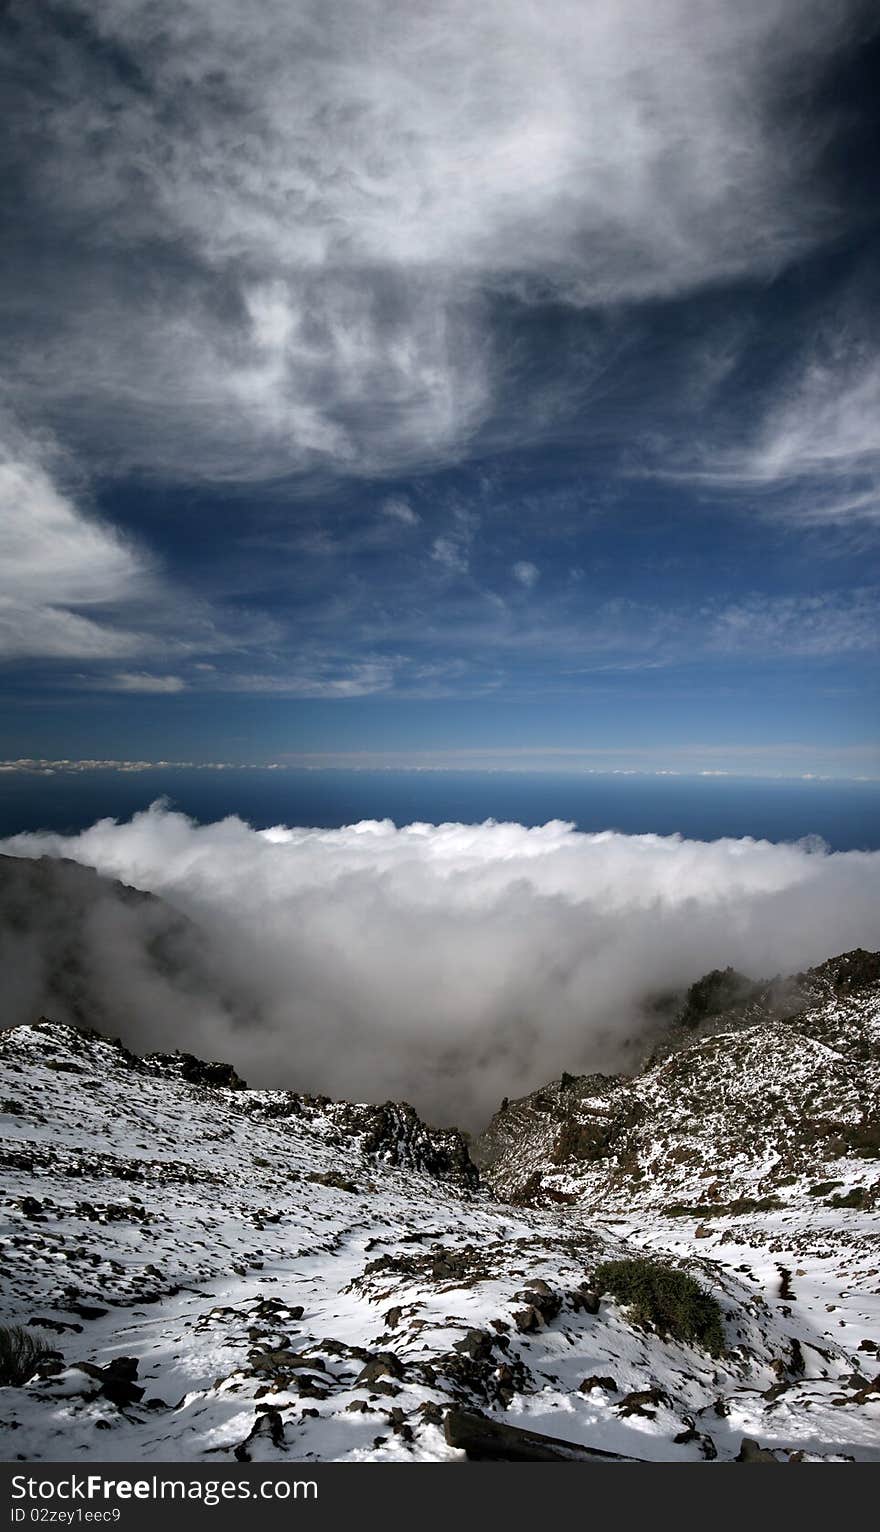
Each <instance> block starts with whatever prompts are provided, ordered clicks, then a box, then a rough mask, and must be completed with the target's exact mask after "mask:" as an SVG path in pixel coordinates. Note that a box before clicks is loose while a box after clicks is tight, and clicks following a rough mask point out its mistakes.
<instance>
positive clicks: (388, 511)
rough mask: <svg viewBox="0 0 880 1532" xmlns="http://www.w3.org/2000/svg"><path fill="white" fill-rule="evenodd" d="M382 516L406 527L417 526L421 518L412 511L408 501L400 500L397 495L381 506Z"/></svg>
mask: <svg viewBox="0 0 880 1532" xmlns="http://www.w3.org/2000/svg"><path fill="white" fill-rule="evenodd" d="M382 514H383V516H388V517H390V519H391V520H392V521H402V522H403V524H404V526H406V527H415V526H418V524H419V522H420V521H421V519H422V518H421V516H420V515H419V513H418V511H414V510H413V508H412V506H411V505H410V503H409V501H408V500H402V499H401V498H400V496H399V495H392V496H390V497H389V499H388V500H386V501H384V503H383V505H382Z"/></svg>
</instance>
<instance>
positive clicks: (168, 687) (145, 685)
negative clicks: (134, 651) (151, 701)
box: [107, 670, 186, 695]
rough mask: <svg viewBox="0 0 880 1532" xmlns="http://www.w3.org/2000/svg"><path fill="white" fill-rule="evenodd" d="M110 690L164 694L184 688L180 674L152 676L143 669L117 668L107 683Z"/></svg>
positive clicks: (184, 684) (183, 689)
mask: <svg viewBox="0 0 880 1532" xmlns="http://www.w3.org/2000/svg"><path fill="white" fill-rule="evenodd" d="M107 685H108V688H109V689H110V690H111V691H119V692H159V693H164V694H166V695H168V694H170V693H173V692H182V691H185V690H186V682H185V681H184V680H183V678H182V677H181V676H154V675H151V674H150V673H149V672H148V671H145V670H119V671H117V672H116V674H115V675H114V676H111V677H110V680H109V682H108V683H107Z"/></svg>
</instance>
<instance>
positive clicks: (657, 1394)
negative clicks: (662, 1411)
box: [617, 1388, 669, 1420]
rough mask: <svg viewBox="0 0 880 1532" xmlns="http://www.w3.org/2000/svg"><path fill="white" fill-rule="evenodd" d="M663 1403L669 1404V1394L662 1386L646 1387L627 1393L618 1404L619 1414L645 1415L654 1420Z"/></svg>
mask: <svg viewBox="0 0 880 1532" xmlns="http://www.w3.org/2000/svg"><path fill="white" fill-rule="evenodd" d="M661 1404H669V1395H668V1394H666V1393H664V1391H663V1389H662V1388H644V1389H641V1390H636V1391H635V1392H633V1393H631V1394H626V1395H625V1396H624V1398H623V1399H621V1400H620V1403H619V1404H618V1405H617V1413H618V1415H644V1416H645V1418H646V1419H647V1420H653V1419H654V1417H655V1415H656V1413H657V1411H658V1409H659V1408H660V1406H661Z"/></svg>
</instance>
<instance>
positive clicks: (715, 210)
mask: <svg viewBox="0 0 880 1532" xmlns="http://www.w3.org/2000/svg"><path fill="white" fill-rule="evenodd" d="M878 43H880V24H878V23H877V21H876V14H875V15H874V16H873V17H872V8H871V7H869V6H867V5H863V4H860V3H855V0H853V3H841V4H838V5H836V6H833V7H829V6H827V4H818V3H814V0H761V3H757V0H743V3H742V4H739V5H736V6H731V5H730V4H729V0H700V3H697V0H623V3H615V4H612V3H610V0H592V3H590V0H548V3H546V4H544V5H542V6H541V7H540V8H537V7H534V6H532V5H531V4H526V3H525V0H503V3H502V0H481V3H480V4H478V5H476V6H474V5H473V4H467V5H466V4H464V3H463V0H432V3H431V4H430V5H428V4H421V3H413V0H407V3H403V0H400V3H397V0H357V3H355V0H339V3H336V4H334V5H333V6H332V7H327V6H326V5H323V4H318V3H309V0H300V3H297V4H290V3H288V0H259V3H257V4H254V5H251V6H244V5H242V4H241V3H240V0H210V3H209V0H175V3H173V4H172V3H170V0H150V3H146V4H144V3H137V4H136V3H134V0H100V3H99V0H76V3H64V4H61V3H55V0H47V3H45V4H44V5H42V6H40V7H34V6H32V5H30V4H26V3H24V0H12V3H11V4H10V5H8V6H7V7H5V8H4V11H3V16H2V19H0V46H2V68H3V72H4V76H5V77H6V82H7V85H6V91H5V98H6V100H7V101H8V103H9V105H8V108H7V111H8V114H9V117H10V120H11V123H12V126H13V129H14V131H10V132H9V133H8V134H7V135H6V137H5V141H4V144H3V147H2V150H0V153H2V155H3V159H4V164H3V167H2V168H3V175H2V185H3V187H4V188H5V191H4V196H5V197H6V198H7V199H8V202H9V211H10V212H11V213H12V218H11V220H10V221H9V223H8V228H9V236H8V238H7V239H6V241H5V245H4V252H3V256H2V269H0V295H2V325H3V335H4V344H3V348H2V352H0V358H2V360H0V756H2V757H5V758H7V759H15V758H18V757H36V758H45V759H58V758H62V757H73V758H93V757H100V758H114V759H121V760H125V759H133V758H137V759H148V760H159V759H185V760H216V759H222V760H229V761H248V762H264V761H281V762H290V763H292V764H295V763H297V762H301V761H308V762H310V763H313V764H321V763H326V764H333V765H338V764H344V763H345V762H346V761H351V762H352V763H353V764H357V763H363V762H368V763H370V764H382V763H383V762H384V763H387V764H389V765H400V764H408V763H417V764H428V763H431V762H433V763H439V764H456V763H459V764H463V765H464V764H467V765H474V764H480V765H529V766H535V765H537V766H541V765H548V764H552V765H557V764H563V765H570V766H572V767H573V768H582V767H592V768H598V769H605V768H608V769H633V768H637V769H642V770H649V771H650V770H666V769H675V770H697V771H699V770H726V771H747V772H761V771H767V772H770V773H773V774H779V773H782V774H795V775H800V774H804V773H811V772H812V773H816V774H821V775H844V776H870V777H876V776H880V728H878V722H877V685H876V659H877V649H878V640H880V618H878V600H877V594H878V587H880V571H878V560H877V549H878V534H880V436H878V419H880V356H878V349H877V339H878V322H877V321H878V298H880V293H878V278H877V274H876V273H877V270H878V262H877V255H878V242H880V241H878V206H880V204H878V197H877V193H878V176H880V171H878V168H877V167H878V166H880V155H878V153H877V147H878V145H877V111H878V108H877V105H876V102H875V101H874V99H873V95H872V90H871V82H872V80H873V79H875V78H876V71H877V66H878V63H880V60H878V56H877V55H878V51H880V50H878Z"/></svg>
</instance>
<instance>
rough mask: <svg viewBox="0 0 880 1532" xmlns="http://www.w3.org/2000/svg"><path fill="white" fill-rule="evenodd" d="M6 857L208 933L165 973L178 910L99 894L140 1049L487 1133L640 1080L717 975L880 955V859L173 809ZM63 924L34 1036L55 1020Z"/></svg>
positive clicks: (96, 938) (550, 829) (118, 1007)
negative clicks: (404, 1108)
mask: <svg viewBox="0 0 880 1532" xmlns="http://www.w3.org/2000/svg"><path fill="white" fill-rule="evenodd" d="M0 850H3V851H5V852H7V853H9V854H12V855H14V856H18V857H27V858H34V857H40V856H42V855H48V856H50V857H55V858H58V857H63V858H69V859H72V860H74V861H76V862H80V863H83V864H85V865H86V866H88V867H92V868H95V869H97V870H98V872H100V873H102V874H106V875H108V876H110V877H113V878H118V879H121V880H122V881H123V882H126V883H128V884H131V885H133V886H134V887H135V888H138V889H141V890H148V891H150V892H152V893H155V894H157V895H159V896H161V898H162V899H163V900H164V901H165V902H166V904H167V905H168V906H170V908H171V909H172V910H174V911H177V912H179V913H181V914H183V915H185V916H188V917H190V919H191V920H192V921H193V922H194V923H195V928H196V930H197V932H198V933H200V934H198V935H196V934H195V932H194V933H193V934H192V935H191V936H189V937H186V938H184V937H182V936H178V937H177V938H176V939H175V941H176V945H175V947H174V957H173V961H171V960H169V959H168V957H167V954H166V958H165V959H164V960H163V959H161V957H160V958H157V956H156V929H155V928H156V920H157V917H156V914H155V908H154V906H152V905H150V904H148V905H147V906H145V907H144V908H145V910H146V914H144V915H143V919H142V918H141V915H140V914H139V913H138V906H134V907H133V909H127V910H126V914H125V919H124V921H123V922H122V923H120V919H119V917H118V916H116V915H113V913H112V909H111V912H110V913H109V914H108V913H107V910H108V907H107V904H106V900H105V901H104V906H103V907H102V906H99V903H98V901H97V899H96V902H95V907H94V910H93V912H92V917H93V918H90V919H89V920H87V921H86V923H85V926H84V928H83V929H84V931H85V935H84V936H83V937H82V939H81V941H80V944H79V945H80V961H81V965H82V966H83V970H84V972H85V974H86V976H87V977H86V979H84V980H83V985H82V997H83V1003H84V1004H85V1006H86V1009H87V1010H88V1007H89V1005H91V1006H92V1007H93V1009H94V1013H95V1015H96V1017H98V1018H100V1019H102V1022H106V1023H107V1024H109V1025H110V1026H112V1028H113V1029H114V1030H119V1031H121V1032H122V1033H123V1035H124V1036H125V1037H126V1038H127V1039H128V1040H129V1041H131V1042H133V1043H135V1044H137V1045H139V1046H151V1047H165V1048H167V1047H175V1046H177V1047H181V1048H185V1049H190V1050H192V1051H196V1052H201V1053H203V1054H204V1053H207V1054H210V1055H211V1056H214V1057H218V1056H219V1057H226V1058H228V1059H229V1060H230V1061H232V1062H234V1063H235V1064H236V1065H237V1066H238V1067H239V1068H240V1069H241V1070H242V1072H243V1073H244V1074H245V1075H246V1076H248V1077H249V1078H250V1079H251V1081H252V1083H262V1084H269V1083H271V1084H276V1085H277V1084H284V1085H287V1086H290V1087H294V1088H300V1089H310V1090H320V1091H326V1092H328V1093H330V1094H337V1095H343V1096H347V1097H355V1098H364V1097H368V1098H373V1099H384V1098H386V1097H405V1098H408V1099H410V1100H412V1101H413V1102H414V1103H415V1104H416V1105H417V1106H418V1107H419V1108H420V1109H421V1110H423V1111H424V1112H426V1113H427V1114H428V1115H429V1116H431V1117H433V1118H434V1119H435V1120H440V1121H446V1122H449V1121H458V1122H460V1123H463V1124H465V1125H467V1126H471V1127H473V1126H474V1125H476V1124H478V1123H479V1122H481V1121H482V1120H483V1119H485V1118H486V1117H487V1115H488V1114H489V1113H490V1112H491V1111H492V1110H494V1108H495V1107H496V1106H497V1104H498V1102H499V1100H500V1099H501V1097H502V1096H504V1095H517V1094H520V1093H522V1092H523V1091H526V1090H528V1089H530V1088H532V1087H534V1086H536V1085H538V1084H539V1083H540V1082H541V1081H543V1080H546V1079H549V1078H551V1077H552V1076H554V1075H557V1074H558V1073H559V1072H560V1071H561V1070H562V1069H569V1070H591V1069H603V1070H613V1069H615V1068H618V1067H621V1066H624V1065H626V1064H627V1063H628V1062H631V1061H632V1059H633V1058H634V1056H635V1054H636V1053H637V1052H638V1048H639V1046H640V1040H641V1043H643V1041H644V1031H645V1026H646V1023H645V1019H644V1013H643V1010H642V1006H643V1003H644V1002H645V1001H646V1000H648V999H649V998H650V997H651V996H655V995H657V994H658V993H661V992H665V991H669V990H670V989H677V988H681V987H683V986H685V985H687V984H688V983H690V982H691V981H692V980H693V979H694V978H695V977H697V976H698V975H699V974H701V973H703V972H704V971H706V970H707V969H709V968H712V967H717V966H723V965H725V964H727V963H732V964H733V965H735V966H736V967H738V968H740V969H743V970H745V971H746V972H748V973H750V974H753V975H755V976H761V975H766V976H770V975H772V974H774V973H777V972H787V971H793V970H796V969H798V968H801V967H804V966H806V965H808V964H810V963H813V962H818V961H821V960H822V959H824V958H825V957H828V956H830V955H832V954H833V953H834V952H836V951H841V950H845V949H847V948H849V947H852V946H855V945H865V946H876V945H877V918H876V911H877V908H878V907H880V897H878V896H880V853H867V852H848V853H835V854H829V853H827V852H825V851H824V850H823V849H821V847H812V846H807V845H802V844H799V845H785V844H771V843H769V842H760V841H753V840H720V841H714V842H697V841H685V840H681V839H679V838H677V837H669V838H662V837H658V836H626V835H620V834H616V833H614V832H607V833H603V834H599V835H583V834H579V833H577V832H576V831H575V830H574V829H573V827H572V826H571V825H569V824H564V823H561V822H551V823H549V824H547V825H544V826H542V827H539V828H536V829H526V828H524V827H523V826H522V825H518V824H495V823H492V822H488V823H486V824H482V825H462V824H445V825H439V826H432V825H426V824H412V825H409V826H407V827H405V828H402V829H398V828H396V827H395V826H394V825H393V824H392V823H391V822H390V821H382V822H372V821H370V822H363V823H360V824H356V825H351V826H348V827H346V828H343V829H339V830H317V829H287V828H281V827H277V828H275V829H270V830H264V831H255V830H253V829H252V828H250V827H249V826H248V825H246V824H244V823H243V822H242V821H241V820H239V819H236V818H230V819H227V820H224V821H223V822H222V823H218V824H210V825H198V824H195V823H194V822H192V821H190V820H188V819H186V818H185V817H184V816H182V815H180V814H177V813H174V812H171V811H169V810H168V809H166V808H164V807H162V806H161V805H154V806H153V807H152V808H151V809H150V811H149V812H145V813H143V814H139V815H136V816H135V817H134V819H132V820H131V821H130V822H128V823H116V822H114V821H110V820H105V821H101V822H100V823H98V824H96V825H94V826H93V827H92V828H91V829H89V830H87V831H85V832H83V833H82V834H81V835H78V836H72V837H64V836H57V835H49V834H41V835H21V836H17V837H14V838H13V839H11V840H9V841H7V842H5V843H4V844H3V845H2V846H0ZM42 908H43V906H42V905H41V904H37V905H35V907H34V909H33V910H32V912H31V917H32V921H33V924H34V928H35V933H36V934H35V935H34V937H33V939H32V940H31V943H30V949H29V951H30V956H29V961H28V964H27V965H22V964H21V963H18V965H17V972H18V973H19V976H20V982H19V983H18V987H17V990H16V993H15V995H14V996H13V999H12V1007H13V1010H14V1012H15V1014H14V1015H13V1014H12V1013H11V1012H10V1013H9V1019H10V1020H19V1019H27V1017H28V1016H29V1015H30V1014H31V1013H32V1012H33V1011H35V1010H39V1009H40V1008H49V1007H51V1004H52V995H51V993H47V982H48V981H47V973H48V965H49V961H50V960H49V956H48V954H49V945H50V944H48V939H46V940H43V939H42V937H41V930H42V925H43V923H44V922H43V915H42V913H41V911H42ZM102 908H103V913H102ZM47 919H48V917H47ZM123 927H124V929H123ZM41 942H42V945H41ZM55 998H56V1001H57V996H56V997H55Z"/></svg>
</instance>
